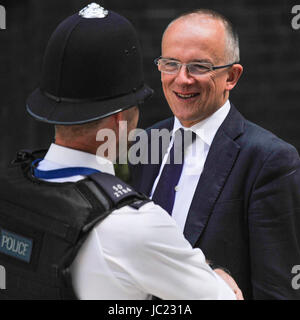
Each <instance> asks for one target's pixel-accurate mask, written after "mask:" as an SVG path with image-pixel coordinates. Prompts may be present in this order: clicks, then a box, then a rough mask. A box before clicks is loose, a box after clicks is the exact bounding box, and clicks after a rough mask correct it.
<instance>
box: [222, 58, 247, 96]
mask: <svg viewBox="0 0 300 320" xmlns="http://www.w3.org/2000/svg"><path fill="white" fill-rule="evenodd" d="M242 73H243V66H242V65H240V64H239V63H236V64H234V65H233V66H231V67H230V68H229V70H228V74H227V75H228V76H227V79H226V90H228V91H230V90H232V89H233V88H234V87H235V85H236V84H237V82H238V80H239V78H240V76H241V75H242Z"/></svg>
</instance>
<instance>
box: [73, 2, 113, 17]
mask: <svg viewBox="0 0 300 320" xmlns="http://www.w3.org/2000/svg"><path fill="white" fill-rule="evenodd" d="M79 15H80V16H82V17H83V18H87V19H90V18H105V17H106V16H107V15H108V11H107V10H105V9H104V8H103V7H101V6H100V5H99V4H97V3H95V2H92V3H90V4H89V5H87V6H86V7H85V8H83V9H82V10H80V11H79Z"/></svg>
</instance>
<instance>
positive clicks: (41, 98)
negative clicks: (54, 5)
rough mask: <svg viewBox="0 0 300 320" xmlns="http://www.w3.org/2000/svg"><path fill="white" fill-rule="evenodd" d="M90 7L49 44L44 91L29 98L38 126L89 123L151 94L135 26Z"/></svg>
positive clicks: (70, 19)
mask: <svg viewBox="0 0 300 320" xmlns="http://www.w3.org/2000/svg"><path fill="white" fill-rule="evenodd" d="M91 6H92V9H93V10H92V14H90V15H89V14H88V13H87V12H89V9H91V8H90V7H91ZM88 7H89V8H88ZM88 7H87V8H85V9H88V10H85V9H83V10H82V11H81V12H80V13H79V14H75V15H72V16H70V17H68V18H67V19H65V20H64V21H63V22H62V23H61V24H60V25H59V26H58V27H57V28H56V30H55V31H54V32H53V34H52V36H51V38H50V40H49V42H48V46H47V49H46V52H45V56H44V62H43V72H42V81H41V84H40V88H37V89H36V90H35V91H34V92H33V93H32V94H31V95H30V96H29V97H28V99H27V111H28V112H29V114H30V115H31V116H33V117H34V118H36V119H38V120H40V121H44V122H48V123H52V124H62V125H69V124H70V125H71V124H81V123H86V122H91V121H94V120H97V119H101V118H104V117H107V116H109V115H111V114H114V113H117V112H120V111H122V110H124V109H127V108H130V107H132V106H134V105H139V104H141V103H142V102H143V101H144V100H145V99H146V98H148V97H149V96H151V95H152V93H153V91H152V89H150V88H149V87H148V86H147V85H145V84H144V78H143V68H142V54H141V49H140V46H139V43H138V39H137V34H136V32H135V30H134V28H133V26H132V25H131V23H130V22H129V21H128V20H127V19H125V18H124V17H122V16H120V15H119V14H117V13H115V12H112V11H105V10H104V9H103V8H101V7H100V6H99V5H96V4H94V3H93V4H91V5H89V6H88Z"/></svg>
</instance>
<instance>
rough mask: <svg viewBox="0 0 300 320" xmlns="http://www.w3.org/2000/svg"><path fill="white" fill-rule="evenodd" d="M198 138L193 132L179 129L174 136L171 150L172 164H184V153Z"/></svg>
mask: <svg viewBox="0 0 300 320" xmlns="http://www.w3.org/2000/svg"><path fill="white" fill-rule="evenodd" d="M195 138H196V134H195V133H194V132H193V131H191V130H184V129H182V128H180V129H178V130H177V131H176V132H175V134H174V141H173V146H172V148H171V150H170V157H169V158H170V159H169V160H170V163H174V164H182V163H183V161H184V153H185V150H186V148H187V147H188V146H190V145H191V144H192V143H193V141H194V140H195Z"/></svg>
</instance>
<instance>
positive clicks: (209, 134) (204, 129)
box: [173, 100, 230, 146]
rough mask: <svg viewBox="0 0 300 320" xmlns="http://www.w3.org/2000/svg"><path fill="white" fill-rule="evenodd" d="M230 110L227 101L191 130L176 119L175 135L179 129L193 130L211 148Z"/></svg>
mask: <svg viewBox="0 0 300 320" xmlns="http://www.w3.org/2000/svg"><path fill="white" fill-rule="evenodd" d="M229 110H230V102H229V100H227V101H226V102H225V104H224V105H223V106H222V107H221V108H220V109H218V110H217V111H216V112H214V113H213V114H212V115H211V116H209V117H208V118H206V119H204V120H202V121H200V122H198V123H196V124H195V125H193V126H192V127H190V128H186V127H184V126H183V125H182V124H181V123H180V121H179V119H178V118H177V117H175V121H174V127H173V133H175V132H176V131H177V130H178V129H180V128H183V129H184V130H192V131H193V132H195V133H196V135H197V136H198V137H200V138H201V139H202V140H203V141H204V142H205V143H206V144H207V145H209V146H211V144H212V141H213V139H214V137H215V135H216V133H217V131H218V129H219V128H220V126H221V124H222V123H223V121H224V120H225V118H226V117H227V115H228V113H229Z"/></svg>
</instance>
